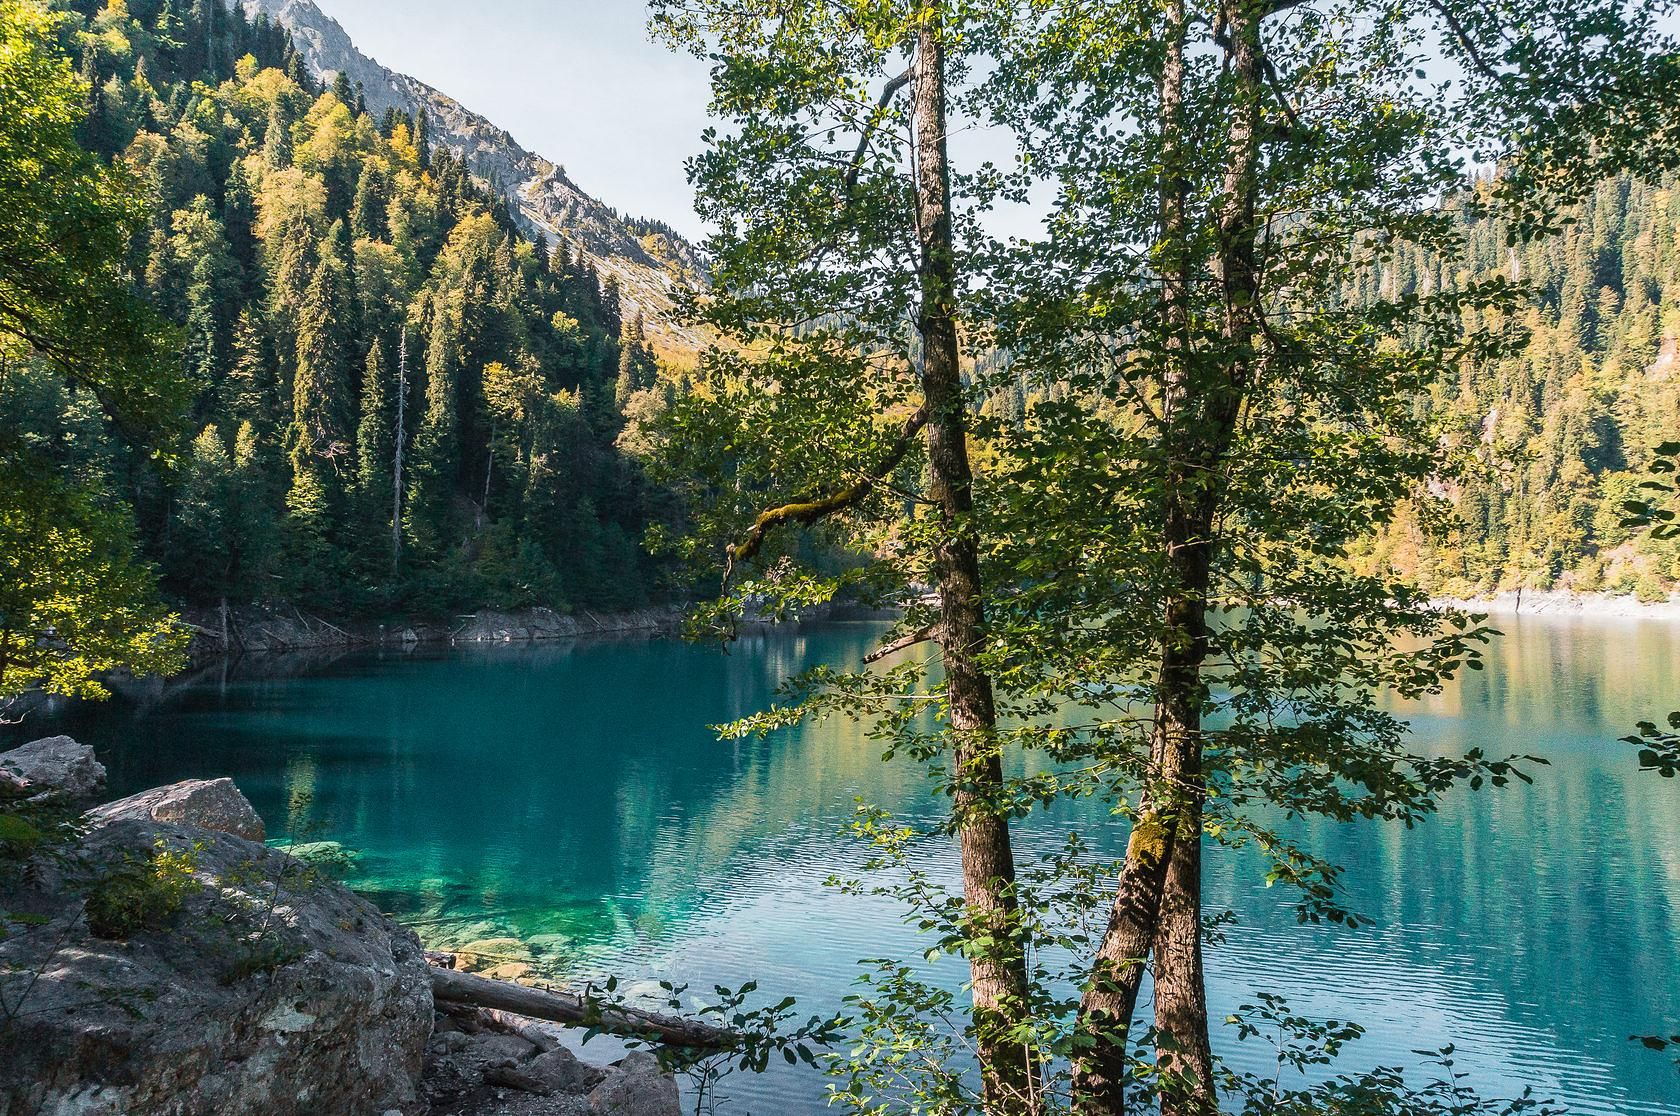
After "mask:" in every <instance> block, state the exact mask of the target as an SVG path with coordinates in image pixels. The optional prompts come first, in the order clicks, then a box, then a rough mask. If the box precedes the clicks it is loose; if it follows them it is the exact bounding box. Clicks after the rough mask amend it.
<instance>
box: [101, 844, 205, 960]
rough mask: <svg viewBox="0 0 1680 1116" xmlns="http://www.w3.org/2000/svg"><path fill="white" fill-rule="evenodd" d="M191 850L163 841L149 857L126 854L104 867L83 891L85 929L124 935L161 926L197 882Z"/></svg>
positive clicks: (194, 855)
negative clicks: (89, 886) (92, 883)
mask: <svg viewBox="0 0 1680 1116" xmlns="http://www.w3.org/2000/svg"><path fill="white" fill-rule="evenodd" d="M197 871H198V857H197V856H196V853H195V850H192V849H171V848H169V847H168V846H167V845H166V844H164V843H163V842H162V841H159V842H158V844H157V848H156V850H155V851H154V852H153V853H152V854H151V855H150V856H148V857H144V858H138V857H125V858H124V859H123V861H122V862H121V863H119V864H117V865H115V866H114V867H112V868H109V869H107V870H106V871H105V873H104V874H103V875H102V876H101V877H100V878H99V880H98V881H97V882H96V883H95V884H94V886H93V888H92V890H91V891H89V893H88V899H87V909H86V917H87V923H88V929H90V930H92V931H93V933H94V934H95V935H97V936H98V937H101V938H117V939H121V938H127V937H128V936H130V935H131V934H134V933H137V932H138V931H140V930H155V929H159V928H161V927H163V926H164V925H165V924H167V923H168V921H169V920H170V919H171V918H172V917H174V915H175V914H176V912H178V911H179V910H180V909H181V905H182V904H183V903H185V902H186V900H187V896H189V895H191V894H192V893H193V892H195V891H197V890H198V889H199V887H200V884H199V882H198V879H197V877H196V876H195V875H194V873H196V872H197Z"/></svg>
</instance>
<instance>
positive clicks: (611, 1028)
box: [430, 965, 743, 1050]
mask: <svg viewBox="0 0 1680 1116" xmlns="http://www.w3.org/2000/svg"><path fill="white" fill-rule="evenodd" d="M430 973H431V978H432V999H433V1000H435V1001H438V1002H440V1003H451V1004H470V1005H472V1006H473V1007H481V1008H493V1009H495V1010H497V1011H511V1012H513V1013H514V1014H515V1015H523V1016H525V1017H527V1018H529V1019H546V1020H549V1021H550V1022H553V1023H566V1024H569V1025H572V1026H581V1027H594V1028H596V1029H597V1030H600V1031H604V1032H606V1033H608V1034H614V1035H627V1036H631V1037H635V1038H645V1039H650V1040H652V1041H654V1042H660V1043H664V1044H666V1045H668V1046H685V1047H692V1048H695V1049H702V1050H734V1049H736V1048H737V1047H739V1046H740V1045H741V1044H742V1042H743V1038H742V1036H741V1035H739V1034H736V1033H735V1032H733V1031H726V1030H724V1029H722V1028H720V1027H713V1026H711V1025H709V1024H706V1023H701V1022H698V1021H696V1020H692V1019H679V1018H677V1017H675V1016H669V1015H660V1014H658V1013H655V1012H651V1011H643V1010H642V1009H640V1008H633V1007H624V1006H620V1005H612V1004H603V1003H598V1002H596V1001H594V1000H591V999H588V998H586V997H583V996H577V995H574V994H572V993H570V992H550V991H548V990H546V989H542V988H530V987H527V986H526V985H523V984H513V983H511V982H509V981H505V980H493V979H491V978H490V977H484V976H477V975H475V974H473V973H459V972H456V971H455V970H453V969H444V968H439V967H437V966H436V965H433V966H432V967H431V969H430Z"/></svg>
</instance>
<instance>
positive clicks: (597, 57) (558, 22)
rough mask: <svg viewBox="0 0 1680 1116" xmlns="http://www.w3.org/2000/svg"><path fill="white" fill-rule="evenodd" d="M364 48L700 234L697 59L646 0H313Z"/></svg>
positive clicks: (607, 187) (703, 87)
mask: <svg viewBox="0 0 1680 1116" xmlns="http://www.w3.org/2000/svg"><path fill="white" fill-rule="evenodd" d="M316 3H317V4H318V5H319V6H320V7H321V10H322V11H324V12H326V13H327V14H328V15H330V16H332V17H333V18H334V19H336V20H338V22H339V23H341V24H343V25H344V29H345V30H346V31H348V32H349V33H350V37H351V38H352V39H354V40H355V42H356V45H357V46H358V47H360V48H361V49H362V52H363V53H364V54H368V55H371V56H372V57H374V58H375V59H377V60H378V61H380V62H381V63H383V64H384V65H386V66H388V67H390V68H391V69H393V70H398V71H400V72H402V73H406V74H411V75H413V76H414V77H417V78H419V79H420V80H421V81H424V82H426V83H427V84H428V85H432V86H435V87H436V88H438V89H441V90H442V91H443V92H445V93H447V94H449V95H450V96H451V97H454V98H455V99H456V100H457V101H460V102H461V103H462V104H463V105H465V106H467V107H468V108H469V109H472V110H473V111H474V112H477V113H479V114H481V115H483V116H486V117H488V118H489V119H490V120H492V121H493V122H495V123H496V124H497V125H499V126H500V127H503V128H505V129H507V130H508V131H509V132H510V133H512V135H513V138H514V139H516V140H518V141H519V142H520V143H521V144H522V145H524V146H525V147H526V148H528V149H530V150H532V151H535V152H536V153H537V154H539V155H542V156H544V157H546V158H548V159H551V160H553V161H554V162H556V163H559V164H561V165H562V166H564V167H565V168H566V170H567V172H568V173H569V174H570V175H571V177H572V179H573V180H574V181H575V182H576V183H577V184H578V185H579V186H580V187H582V188H583V189H584V190H586V191H588V192H589V193H591V194H593V195H595V197H597V198H599V199H600V200H601V201H603V202H605V203H606V204H607V205H610V206H613V207H614V208H616V209H619V210H621V211H623V212H626V213H630V214H633V215H635V216H638V217H656V218H659V219H660V220H663V221H668V222H670V223H671V224H672V225H674V226H676V227H677V229H678V230H680V231H681V232H683V233H686V234H688V235H691V236H698V235H699V234H700V232H701V229H700V223H699V221H698V220H697V219H696V218H695V216H694V207H693V204H692V193H691V191H690V190H689V187H688V183H687V181H686V180H685V178H684V176H683V161H684V159H686V158H687V157H688V156H690V155H694V154H696V153H698V152H699V150H700V146H701V145H700V132H701V130H702V129H703V128H705V126H706V101H707V97H708V86H707V75H706V65H705V63H703V62H701V61H699V60H697V59H695V58H692V57H690V56H688V55H679V54H675V53H672V52H670V51H668V50H666V49H665V48H664V47H662V46H658V45H656V44H654V43H652V42H649V41H648V37H647V31H646V22H647V5H646V4H645V3H643V2H641V0H316Z"/></svg>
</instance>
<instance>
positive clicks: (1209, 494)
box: [1074, 0, 1263, 1116]
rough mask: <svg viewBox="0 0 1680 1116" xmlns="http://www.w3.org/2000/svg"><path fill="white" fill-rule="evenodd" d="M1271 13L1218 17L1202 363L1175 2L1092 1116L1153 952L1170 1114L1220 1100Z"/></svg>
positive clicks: (1109, 1109) (1080, 1074) (1165, 72)
mask: <svg viewBox="0 0 1680 1116" xmlns="http://www.w3.org/2000/svg"><path fill="white" fill-rule="evenodd" d="M1262 15H1263V11H1262V10H1261V8H1259V7H1258V6H1257V5H1255V4H1253V3H1252V2H1251V0H1228V2H1227V4H1226V7H1225V9H1224V10H1223V11H1222V13H1221V21H1220V22H1221V23H1222V24H1223V25H1224V30H1225V32H1226V34H1227V35H1228V36H1229V38H1228V39H1227V40H1226V42H1228V43H1229V44H1230V45H1229V46H1227V48H1226V52H1227V56H1228V58H1229V60H1230V65H1231V70H1232V73H1233V74H1234V76H1235V78H1236V82H1235V92H1234V100H1233V102H1232V104H1231V106H1230V115H1229V125H1228V127H1229V136H1228V139H1229V142H1228V147H1227V164H1226V168H1225V174H1224V180H1223V182H1222V183H1221V190H1220V193H1221V200H1220V203H1219V207H1218V211H1217V220H1218V237H1217V245H1218V247H1217V253H1218V258H1217V260H1216V261H1215V264H1216V271H1217V277H1218V281H1219V284H1220V292H1221V303H1222V308H1223V320H1222V322H1221V325H1222V329H1221V334H1222V336H1221V337H1220V338H1219V344H1220V351H1219V352H1218V354H1217V355H1216V357H1215V359H1205V358H1204V357H1203V356H1202V354H1201V353H1200V352H1198V351H1197V348H1196V346H1194V345H1193V344H1192V342H1191V338H1190V337H1189V332H1188V331H1189V329H1190V306H1189V283H1190V277H1191V275H1192V274H1193V270H1192V267H1193V261H1192V259H1191V256H1190V250H1189V247H1188V246H1189V236H1188V219H1187V214H1186V211H1185V203H1184V198H1185V188H1184V183H1183V180H1182V177H1181V175H1182V168H1183V167H1184V165H1185V164H1184V160H1185V158H1186V157H1187V151H1186V148H1185V147H1184V144H1183V120H1182V104H1183V76H1184V47H1183V41H1184V35H1185V28H1186V26H1187V25H1186V23H1185V20H1184V13H1183V9H1182V7H1181V6H1180V4H1179V3H1178V2H1177V0H1174V2H1173V3H1172V4H1171V5H1170V6H1169V9H1168V19H1167V29H1166V30H1167V36H1168V39H1167V48H1168V49H1167V51H1166V57H1165V61H1164V64H1163V67H1162V77H1161V86H1160V98H1161V114H1162V134H1163V141H1164V142H1163V152H1162V154H1163V160H1162V161H1163V167H1162V198H1161V218H1162V251H1161V253H1160V266H1161V268H1162V272H1163V275H1164V277H1165V279H1166V281H1165V282H1164V284H1163V298H1164V303H1165V305H1164V306H1163V310H1164V313H1165V315H1166V317H1167V320H1168V322H1169V323H1170V336H1169V344H1168V346H1167V357H1166V368H1165V374H1164V377H1163V386H1164V391H1163V396H1162V408H1161V417H1162V427H1163V437H1162V448H1163V450H1164V454H1163V458H1164V461H1165V463H1166V464H1165V469H1166V475H1165V482H1166V484H1165V489H1166V493H1167V495H1166V503H1165V509H1164V511H1165V515H1164V522H1163V537H1162V542H1163V543H1164V545H1165V550H1166V554H1167V564H1168V577H1169V581H1168V585H1167V592H1166V596H1165V600H1164V607H1163V620H1164V625H1163V631H1162V643H1161V660H1160V671H1159V676H1158V682H1157V687H1156V717H1155V732H1154V739H1153V741H1152V745H1151V761H1152V766H1153V770H1152V772H1151V777H1150V778H1149V779H1148V780H1147V783H1146V787H1145V790H1144V793H1143V796H1142V798H1141V800H1140V802H1139V808H1138V817H1137V820H1136V822H1135V823H1134V826H1133V831H1132V839H1131V841H1130V843H1129V844H1128V846H1127V850H1126V862H1125V866H1124V868H1123V870H1122V874H1121V880H1120V886H1119V889H1118V891H1117V894H1116V896H1115V903H1114V909H1113V911H1112V912H1111V915H1110V919H1109V925H1108V931H1107V933H1106V935H1105V937H1104V940H1103V942H1102V944H1101V946H1100V947H1099V949H1098V954H1097V960H1096V964H1095V965H1094V966H1093V971H1092V984H1091V988H1090V990H1089V991H1088V992H1087V993H1086V996H1085V999H1084V1001H1083V1002H1082V1004H1081V1005H1080V1027H1081V1031H1082V1032H1083V1033H1084V1034H1083V1037H1085V1038H1086V1039H1087V1040H1088V1041H1090V1042H1091V1044H1092V1045H1091V1047H1090V1048H1089V1052H1088V1053H1086V1054H1084V1055H1083V1056H1082V1057H1081V1058H1080V1059H1079V1062H1078V1064H1077V1065H1076V1066H1075V1078H1074V1088H1075V1093H1074V1107H1075V1110H1076V1111H1078V1112H1081V1113H1089V1114H1093V1116H1094V1114H1097V1113H1103V1114H1115V1113H1121V1112H1124V1111H1125V1101H1126V1098H1125V1075H1126V1065H1127V1056H1126V1044H1127V1039H1128V1033H1129V1029H1130V1024H1131V1018H1132V1014H1133V1012H1134V1011H1135V1009H1136V1007H1137V995H1138V990H1139V987H1140V985H1141V983H1142V980H1143V971H1144V964H1145V962H1146V960H1147V956H1148V954H1149V953H1150V952H1151V951H1154V952H1155V955H1156V957H1155V960H1156V995H1157V997H1158V998H1159V997H1161V996H1162V995H1163V993H1164V995H1165V1001H1164V1002H1161V1001H1160V1000H1159V999H1158V1002H1157V1024H1158V1025H1163V1024H1164V1030H1163V1032H1162V1033H1163V1041H1162V1044H1161V1048H1160V1049H1159V1050H1158V1052H1157V1057H1158V1059H1159V1058H1161V1057H1162V1056H1166V1057H1169V1058H1170V1059H1171V1061H1172V1065H1173V1067H1174V1068H1175V1069H1176V1070H1177V1071H1179V1072H1180V1073H1181V1074H1183V1075H1184V1078H1185V1081H1186V1087H1185V1088H1183V1089H1179V1090H1175V1091H1174V1092H1173V1094H1172V1095H1171V1096H1169V1097H1163V1111H1164V1112H1168V1113H1177V1114H1181V1116H1182V1114H1187V1113H1197V1114H1200V1113H1203V1112H1210V1111H1215V1110H1216V1104H1217V1098H1216V1096H1215V1094H1214V1089H1213V1081H1212V1067H1211V1056H1210V1055H1209V1054H1208V1053H1207V1047H1208V1038H1207V1030H1208V1027H1207V1001H1206V988H1205V984H1204V980H1203V974H1202V964H1201V962H1202V957H1201V828H1202V819H1201V812H1202V802H1203V799H1204V797H1205V793H1206V790H1205V782H1204V779H1205V776H1204V773H1203V770H1202V760H1203V756H1202V751H1203V741H1202V713H1203V709H1204V707H1205V705H1206V702H1207V688H1206V685H1205V683H1204V681H1203V678H1202V670H1203V667H1204V665H1205V663H1206V661H1207V657H1208V653H1209V632H1208V623H1207V602H1208V595H1209V589H1210V586H1211V578H1212V563H1213V553H1214V547H1215V543H1216V538H1215V533H1216V525H1217V521H1218V515H1219V511H1220V508H1221V505H1222V503H1223V498H1224V494H1225V477H1224V468H1225V459H1226V455H1227V454H1228V452H1229V450H1230V447H1231V441H1232V438H1233V437H1234V435H1235V432H1236V425H1237V418H1238V415H1239V413H1240V411H1241V407H1242V402H1243V399H1244V396H1245V393H1246V391H1247V387H1248V384H1249V382H1250V380H1251V374H1252V364H1253V353H1252V345H1253V336H1254V332H1255V314H1256V312H1257V305H1256V301H1257V297H1258V290H1259V288H1258V281H1257V273H1256V270H1255V243H1256V231H1255V227H1254V198H1255V173H1256V169H1257V167H1258V153H1259V103H1260V102H1259V97H1260V93H1261V84H1260V80H1261V59H1260V54H1259V21H1260V18H1261V16H1262ZM1174 338H1176V340H1174Z"/></svg>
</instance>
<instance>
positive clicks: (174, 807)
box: [87, 779, 268, 841]
mask: <svg viewBox="0 0 1680 1116" xmlns="http://www.w3.org/2000/svg"><path fill="white" fill-rule="evenodd" d="M87 819H88V821H90V822H92V823H93V824H94V825H106V824H108V823H110V822H114V821H124V820H128V821H155V822H167V823H170V824H174V825H191V826H196V827H197V828H199V829H210V830H214V831H216V832H217V833H231V834H233V835H234V836H235V837H243V838H245V839H246V840H247V841H261V840H264V839H265V838H266V837H267V836H268V833H267V830H266V829H265V828H264V827H263V820H262V818H261V817H259V816H258V815H257V811H256V810H255V809H254V808H253V807H252V806H251V803H250V801H249V800H248V799H246V797H245V796H244V795H243V794H241V793H240V792H239V788H238V787H236V786H234V785H233V780H232V779H188V780H187V781H185V782H182V783H173V784H171V785H170V786H167V787H158V788H156V789H155V790H149V791H141V792H140V793H139V794H131V795H129V796H128V797H127V798H119V799H117V801H115V802H107V803H106V804H105V805H103V806H99V807H96V808H95V809H92V810H89V811H88V812H87Z"/></svg>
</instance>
